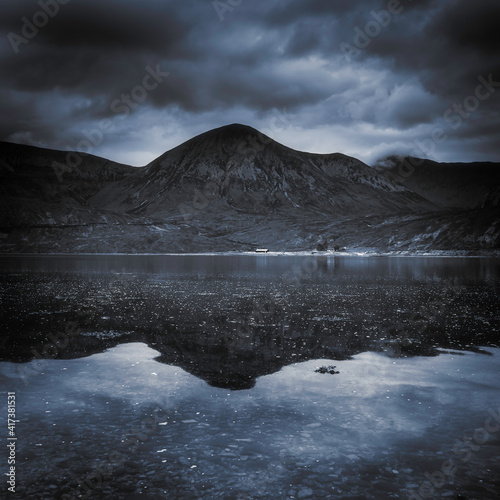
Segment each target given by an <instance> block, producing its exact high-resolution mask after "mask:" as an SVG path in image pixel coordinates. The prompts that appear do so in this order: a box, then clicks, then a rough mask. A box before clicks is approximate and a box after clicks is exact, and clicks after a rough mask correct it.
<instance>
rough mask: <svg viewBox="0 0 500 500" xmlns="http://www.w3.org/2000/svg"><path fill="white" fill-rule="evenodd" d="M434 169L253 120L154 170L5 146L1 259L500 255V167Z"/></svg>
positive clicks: (199, 141)
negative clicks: (314, 149) (292, 141)
mask: <svg viewBox="0 0 500 500" xmlns="http://www.w3.org/2000/svg"><path fill="white" fill-rule="evenodd" d="M400 161H404V159H403V160H400ZM412 161H413V159H412ZM414 163H418V162H416V161H415V162H414ZM420 163H421V165H419V167H418V168H414V169H413V171H412V172H411V175H401V172H402V171H403V172H405V173H406V170H404V169H402V168H401V166H400V165H398V163H397V161H395V160H394V159H392V160H388V161H386V162H384V164H383V165H382V166H377V167H376V168H372V167H369V166H368V165H366V164H364V163H362V162H360V161H359V160H356V159H355V158H350V157H348V156H345V155H342V154H338V153H337V154H328V155H319V154H312V153H304V152H299V151H295V150H293V149H290V148H287V147H285V146H283V145H281V144H278V143H277V142H275V141H273V140H272V139H270V138H269V137H267V136H265V135H263V134H261V133H259V132H258V131H257V130H255V129H252V128H250V127H246V126H244V125H229V126H226V127H221V128H219V129H215V130H212V131H209V132H207V133H205V134H201V135H200V136H197V137H195V138H193V139H191V140H189V141H187V142H186V143H184V144H181V145H180V146H178V147H177V148H175V149H173V150H171V151H168V152H166V153H165V154H163V155H162V156H160V157H159V158H157V159H156V160H154V161H153V162H151V163H150V164H149V165H146V166H144V167H141V168H134V167H130V166H127V165H122V164H117V163H114V162H111V161H108V160H104V159H102V158H97V157H95V156H92V155H86V154H83V153H66V152H59V151H50V150H45V149H39V148H33V147H28V146H20V145H14V144H7V143H0V177H1V179H0V180H1V184H0V190H1V194H2V198H1V199H2V215H1V222H0V226H1V233H0V251H3V252H124V253H135V252H146V253H148V252H151V253H161V252H186V251H191V252H201V251H229V250H236V251H238V250H252V249H254V248H255V247H258V246H265V247H268V248H269V249H271V250H276V251H281V250H289V251H290V250H314V249H316V248H322V249H327V248H328V249H333V248H339V247H343V246H346V247H348V248H349V249H353V248H367V247H369V248H372V249H376V250H378V251H387V250H389V251H401V250H406V251H411V252H414V251H433V250H443V251H453V252H457V251H465V252H468V253H476V254H477V253H479V254H481V253H491V252H495V251H496V250H497V249H498V248H499V247H500V236H499V235H500V224H499V222H498V219H499V217H498V201H499V192H500V165H498V164H470V165H466V164H461V165H448V164H435V163H433V162H430V161H428V160H425V161H421V162H420ZM318 244H319V247H318Z"/></svg>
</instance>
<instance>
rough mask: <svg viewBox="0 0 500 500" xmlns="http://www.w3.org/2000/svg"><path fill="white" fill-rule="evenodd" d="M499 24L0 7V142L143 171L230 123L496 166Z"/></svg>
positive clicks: (131, 2) (354, 15)
mask: <svg viewBox="0 0 500 500" xmlns="http://www.w3.org/2000/svg"><path fill="white" fill-rule="evenodd" d="M381 11H382V12H381ZM46 12H48V13H46ZM499 22H500V2H499V1H498V0H477V1H474V2H473V1H471V0H468V1H467V0H413V1H412V0H400V1H398V0H382V1H379V0H363V1H353V0H221V1H212V0H174V1H172V0H45V1H44V0H1V3H0V140H5V141H11V142H16V143H22V144H31V145H36V146H42V147H48V148H53V149H63V150H64V149H72V150H81V151H86V152H92V153H93V154H96V155H99V156H104V157H107V158H110V159H113V160H116V161H121V162H124V163H128V164H133V165H142V164H145V163H147V162H149V161H151V160H152V159H153V158H155V157H156V156H158V155H159V154H161V153H163V152H164V151H166V150H168V149H171V148H172V147H174V146H176V145H178V144H180V143H181V142H183V141H185V140H187V139H189V138H191V137H193V136H194V135H197V134H199V133H202V132H204V131H206V130H209V129H212V128H215V127H219V126H222V125H226V124H229V123H235V122H238V123H245V124H248V125H251V126H253V127H255V128H258V129H259V130H261V131H263V132H265V133H266V134H268V135H270V136H271V137H273V138H274V139H276V140H278V141H279V142H282V143H284V144H286V145H287V146H290V147H293V148H295V149H300V150H304V151H313V152H322V153H323V152H324V153H326V152H337V151H338V152H342V153H345V154H349V155H352V156H355V157H357V158H360V159H362V160H364V161H366V162H368V163H373V162H375V161H376V160H377V159H379V158H382V157H384V156H386V155H389V154H412V155H414V156H420V157H428V158H432V159H435V160H438V161H472V160H491V161H500V140H499V139H500V137H499V133H500V43H499V40H500V35H499V33H500V30H499V28H498V23H499Z"/></svg>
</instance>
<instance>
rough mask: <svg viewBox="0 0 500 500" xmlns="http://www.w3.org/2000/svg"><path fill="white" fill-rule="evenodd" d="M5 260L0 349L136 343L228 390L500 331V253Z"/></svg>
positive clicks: (22, 355) (16, 355)
mask: <svg viewBox="0 0 500 500" xmlns="http://www.w3.org/2000/svg"><path fill="white" fill-rule="evenodd" d="M0 271H1V272H2V274H1V289H2V300H3V311H4V318H3V323H4V325H5V333H4V335H5V336H4V345H3V348H2V355H1V358H0V359H1V360H4V361H15V362H26V361H29V360H32V359H34V358H60V359H68V358H77V357H84V356H88V355H90V354H94V353H97V352H102V351H104V350H105V349H108V348H110V347H114V346H116V345H118V344H122V343H129V342H143V343H145V344H147V345H148V346H149V347H151V348H153V349H154V350H156V351H158V352H159V353H161V354H160V356H159V357H158V358H157V361H160V362H162V363H166V364H171V365H176V366H180V367H182V368H183V369H185V370H186V371H188V372H190V373H191V374H193V375H196V376H197V377H200V378H202V379H204V380H205V381H207V382H208V383H209V384H210V385H213V386H216V387H222V388H228V389H250V388H252V387H253V386H254V384H255V380H256V378H257V377H259V376H262V375H266V374H271V373H273V372H276V371H278V370H280V369H281V368H282V367H284V366H286V365H289V364H291V363H294V362H298V361H306V360H310V359H334V360H335V359H336V360H345V359H349V358H350V357H351V356H353V355H355V354H358V353H362V352H365V351H375V352H383V353H385V354H386V355H387V356H391V357H401V356H418V355H420V356H432V355H437V354H438V353H439V349H442V348H445V349H448V348H451V349H467V350H474V349H475V346H488V345H489V346H495V345H497V344H498V332H499V331H500V318H499V314H498V303H499V287H498V276H499V266H498V261H497V260H495V259H460V258H448V259H446V258H395V257H390V258H381V257H378V258H355V257H332V256H309V257H305V256H303V257H300V256H299V257H297V256H295V257H289V256H272V255H271V256H267V255H264V256H65V257H49V256H47V257H9V258H7V259H5V260H4V262H3V264H2V269H1V270H0ZM476 350H478V351H480V349H477V348H476ZM325 376H329V375H328V374H326V375H325Z"/></svg>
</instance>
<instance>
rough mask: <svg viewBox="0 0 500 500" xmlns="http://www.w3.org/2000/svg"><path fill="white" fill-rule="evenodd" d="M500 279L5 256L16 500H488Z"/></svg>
mask: <svg viewBox="0 0 500 500" xmlns="http://www.w3.org/2000/svg"><path fill="white" fill-rule="evenodd" d="M499 278H500V261H499V260H495V259H474V258H437V257H429V258H416V257H399V258H398V257H373V258H361V257H360V258H358V257H337V256H335V257H333V256H320V255H313V256H283V255H281V256H275V255H246V256H245V255H198V256H173V255H172V256H105V255H101V256H23V257H17V256H12V257H3V258H2V261H1V263H0V290H1V300H2V320H3V321H2V324H3V326H4V328H3V334H2V335H3V337H2V341H1V345H2V350H1V352H2V354H1V358H0V359H1V362H0V376H1V384H2V390H3V391H5V392H15V393H16V408H17V413H16V416H17V418H18V420H19V422H18V423H17V424H16V435H17V437H18V440H17V442H16V445H17V449H16V451H17V457H16V460H17V461H16V483H17V484H16V492H18V494H19V496H20V497H22V498H68V499H69V498H83V497H85V498H104V497H106V498H124V499H125V498H172V499H177V498H179V499H181V498H182V499H183V498H186V499H189V498H193V499H196V498H207V499H208V498H214V499H220V498H223V499H253V498H262V499H264V498H273V499H274V498H279V499H282V498H283V499H288V498H290V499H293V498H377V499H379V498H441V497H443V498H446V497H449V498H469V499H471V498H498V496H499V495H500V480H499V478H500V377H499V375H500V349H499V346H500V334H499V332H500V311H499V306H498V304H499V296H500V286H499V284H500V280H499ZM333 367H335V368H333ZM4 407H5V408H6V402H5V406H4ZM6 432H7V431H6ZM5 453H7V452H5ZM6 464H7V454H5V460H3V461H2V467H6ZM5 491H7V490H6V487H5ZM460 495H461V496H460Z"/></svg>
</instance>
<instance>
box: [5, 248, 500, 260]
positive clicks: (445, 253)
mask: <svg viewBox="0 0 500 500" xmlns="http://www.w3.org/2000/svg"><path fill="white" fill-rule="evenodd" d="M461 252H465V250H456V251H453V250H434V251H428V252H425V251H421V252H419V251H413V252H412V251H407V250H401V251H377V250H371V249H367V250H352V251H344V252H336V251H333V250H332V251H324V252H320V251H315V250H297V251H281V252H278V251H269V252H249V251H237V250H234V251H226V252H182V253H181V252H165V253H142V252H141V253H121V252H116V253H110V252H50V253H48V252H40V253H38V252H36V253H35V252H26V253H17V252H16V253H14V252H12V253H0V257H71V256H96V257H97V256H117V257H155V256H157V257H162V256H164V257H180V256H186V257H187V256H191V257H193V256H200V257H201V256H214V257H216V256H221V257H223V256H231V257H232V256H247V257H251V256H256V257H307V256H317V257H440V258H443V257H447V258H461V259H464V258H475V259H478V258H484V259H497V258H500V250H498V251H494V252H492V254H490V255H484V254H482V255H464V254H462V253H461Z"/></svg>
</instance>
